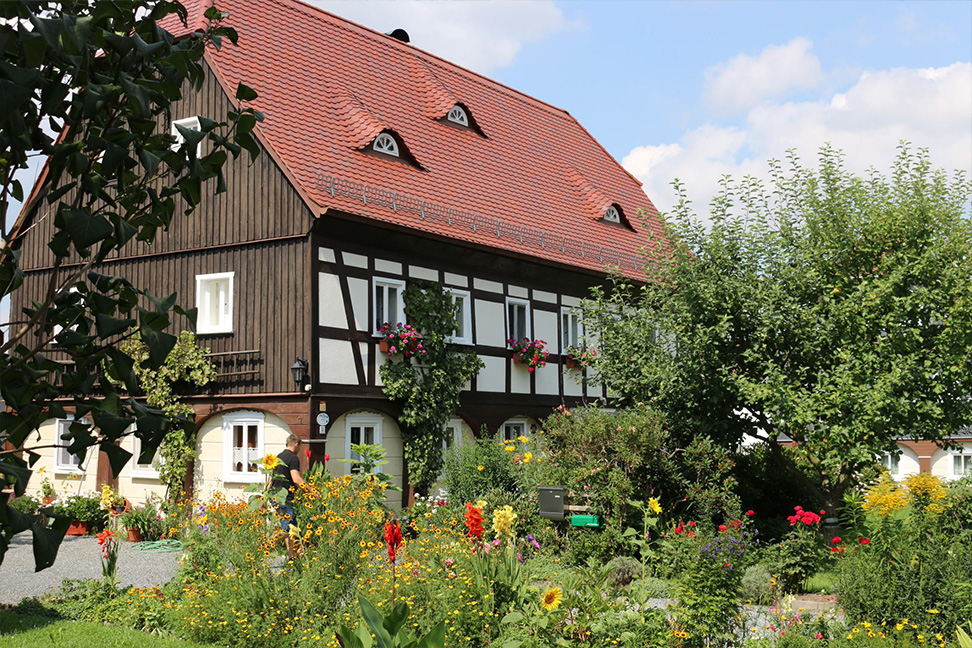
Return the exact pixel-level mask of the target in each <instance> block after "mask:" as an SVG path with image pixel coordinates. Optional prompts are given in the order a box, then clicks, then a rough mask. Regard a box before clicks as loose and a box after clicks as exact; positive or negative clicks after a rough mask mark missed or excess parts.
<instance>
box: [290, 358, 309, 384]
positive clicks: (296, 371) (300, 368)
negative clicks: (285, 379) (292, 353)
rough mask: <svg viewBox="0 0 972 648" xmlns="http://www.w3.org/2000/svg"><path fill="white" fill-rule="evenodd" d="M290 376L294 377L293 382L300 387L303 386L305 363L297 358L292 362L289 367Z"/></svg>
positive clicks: (305, 371) (305, 374)
mask: <svg viewBox="0 0 972 648" xmlns="http://www.w3.org/2000/svg"><path fill="white" fill-rule="evenodd" d="M290 375H291V376H293V377H294V382H295V383H297V386H298V387H300V386H301V385H303V384H304V379H305V378H307V361H306V360H301V359H300V358H297V359H295V360H294V364H293V365H291V367H290Z"/></svg>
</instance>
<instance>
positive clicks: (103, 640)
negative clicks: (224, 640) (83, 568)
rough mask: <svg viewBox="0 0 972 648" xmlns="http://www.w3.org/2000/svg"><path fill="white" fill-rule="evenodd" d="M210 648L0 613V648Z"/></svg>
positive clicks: (131, 632) (125, 631) (114, 629)
mask: <svg viewBox="0 0 972 648" xmlns="http://www.w3.org/2000/svg"><path fill="white" fill-rule="evenodd" d="M42 646H43V647H44V648H92V647H93V646H97V647H98V648H213V646H206V645H203V644H197V643H190V642H188V641H179V640H178V639H166V638H164V637H157V636H155V635H150V634H148V633H145V632H137V631H135V630H128V629H126V628H118V627H113V626H106V625H99V624H96V623H79V622H76V621H59V620H56V619H49V618H47V617H40V616H25V615H20V614H10V613H9V612H0V648H40V647H42Z"/></svg>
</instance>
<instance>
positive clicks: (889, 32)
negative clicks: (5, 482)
mask: <svg viewBox="0 0 972 648" xmlns="http://www.w3.org/2000/svg"><path fill="white" fill-rule="evenodd" d="M312 4H316V5H318V6H320V7H322V8H324V9H326V10H328V11H331V12H333V13H335V14H337V15H339V16H342V17H344V18H348V19H350V20H353V21H355V22H358V23H360V24H362V25H365V26H366V27H370V28H372V29H375V30H378V31H382V32H386V33H387V32H390V31H392V30H393V29H395V28H399V27H400V28H404V29H405V30H406V31H408V33H409V35H410V37H411V44H412V45H413V46H415V47H419V48H421V49H424V50H427V51H429V52H432V53H434V54H437V55H439V56H441V57H443V58H446V59H448V60H450V61H453V62H455V63H458V64H460V65H462V66H465V67H467V68H469V69H472V70H474V71H476V72H479V73H481V74H484V75H487V76H489V77H491V78H493V79H495V80H497V81H499V82H501V83H504V84H506V85H509V86H511V87H513V88H515V89H517V90H520V91H523V92H526V93H527V94H530V95H532V96H534V97H536V98H538V99H541V100H543V101H546V102H548V103H551V104H553V105H555V106H558V107H560V108H563V109H565V110H567V111H569V112H570V113H571V114H572V115H573V116H574V117H576V118H577V119H578V121H580V123H581V124H582V125H583V126H584V127H585V128H587V130H588V131H589V132H590V133H591V134H592V135H593V136H594V137H595V138H596V139H597V140H598V141H599V142H600V143H601V144H602V145H603V146H604V147H605V148H606V149H607V151H608V152H609V153H610V154H611V155H612V156H614V158H615V159H616V160H618V161H619V162H620V163H621V164H622V165H623V166H624V167H625V168H626V169H627V170H628V171H629V172H630V173H631V174H632V175H634V176H635V177H637V178H638V179H639V180H640V181H641V182H642V183H643V187H644V190H645V193H646V194H647V195H648V196H649V198H651V200H652V202H654V204H655V205H656V207H658V208H659V209H660V210H662V211H666V210H668V209H670V208H671V207H672V206H673V205H674V203H675V193H674V191H673V189H672V187H671V182H672V180H673V179H675V178H679V179H680V180H681V181H682V182H683V183H684V185H685V189H686V191H687V194H688V197H689V198H690V199H691V200H692V202H693V204H694V206H695V208H696V211H697V212H698V213H699V215H700V216H704V213H705V210H706V206H707V205H708V203H709V200H710V199H711V198H712V197H713V196H714V195H716V193H717V191H718V183H719V180H720V178H721V177H722V176H723V175H724V174H730V175H732V176H733V177H735V178H737V179H739V178H742V177H743V176H744V175H747V174H751V175H756V176H760V177H766V169H767V161H768V160H771V159H784V158H785V157H786V154H787V150H788V149H796V151H797V154H798V155H799V156H800V157H801V159H802V160H803V161H804V162H805V163H807V164H812V163H813V161H814V160H815V157H816V153H817V151H818V150H819V148H820V147H821V146H822V145H823V144H824V143H827V142H829V143H831V144H832V145H834V146H836V147H838V148H840V149H842V150H843V151H844V153H845V155H846V162H847V166H848V168H850V169H851V170H852V171H854V172H857V173H864V172H865V171H866V170H867V169H869V168H870V167H874V168H876V169H877V170H878V171H881V172H885V173H886V172H887V171H888V170H889V169H890V165H891V162H892V161H893V159H894V156H895V153H896V149H897V146H898V144H899V142H900V141H901V140H907V141H909V142H911V143H912V145H914V146H916V147H924V148H928V149H929V150H930V155H931V160H932V162H933V164H934V165H936V166H939V167H944V168H946V169H948V170H953V169H961V170H963V171H965V172H966V173H967V174H969V175H970V176H972V2H970V1H969V0H962V1H954V2H952V1H941V0H940V1H935V2H837V1H834V0H831V1H826V0H818V1H816V2H772V1H769V0H764V1H761V2H743V1H716V0H712V1H709V2H699V1H693V0H685V1H681V2H639V1H634V0H630V1H626V2H612V1H598V2H582V1H569V2H563V1H561V2H557V1H554V0H503V1H500V0H488V1H485V0H480V1H478V2H470V1H458V0H436V1H428V0H398V1H395V2H390V1H388V0H370V1H361V0H314V1H313V2H312ZM34 162H35V164H34V165H32V168H31V169H28V170H26V171H25V172H24V173H22V174H20V177H21V179H22V182H24V185H25V191H27V190H28V189H29V186H30V185H31V184H32V181H33V179H34V178H35V177H36V173H37V168H39V163H40V162H42V160H39V159H35V160H34ZM18 211H19V205H12V206H11V209H10V210H9V211H8V222H9V220H12V217H13V216H14V215H16V213H17V212H18ZM5 311H6V304H0V322H4V321H6V319H7V318H6V312H5Z"/></svg>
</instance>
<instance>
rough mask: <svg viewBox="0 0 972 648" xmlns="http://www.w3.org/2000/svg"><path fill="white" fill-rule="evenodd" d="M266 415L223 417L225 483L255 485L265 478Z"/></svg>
mask: <svg viewBox="0 0 972 648" xmlns="http://www.w3.org/2000/svg"><path fill="white" fill-rule="evenodd" d="M263 420H264V415H263V413H262V412H233V413H232V414H227V415H225V416H224V417H223V481H224V482H228V483H236V484H239V483H254V482H258V481H260V480H261V479H262V478H263V475H262V474H261V473H260V469H259V468H258V466H259V465H260V461H261V460H262V459H263Z"/></svg>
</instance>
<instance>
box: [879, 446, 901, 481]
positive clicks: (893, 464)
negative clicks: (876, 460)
mask: <svg viewBox="0 0 972 648" xmlns="http://www.w3.org/2000/svg"><path fill="white" fill-rule="evenodd" d="M881 465H882V466H883V467H884V469H885V470H887V471H888V472H889V473H890V474H891V476H892V477H895V476H897V475H900V474H901V454H900V453H898V452H885V453H884V455H883V456H882V457H881Z"/></svg>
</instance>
